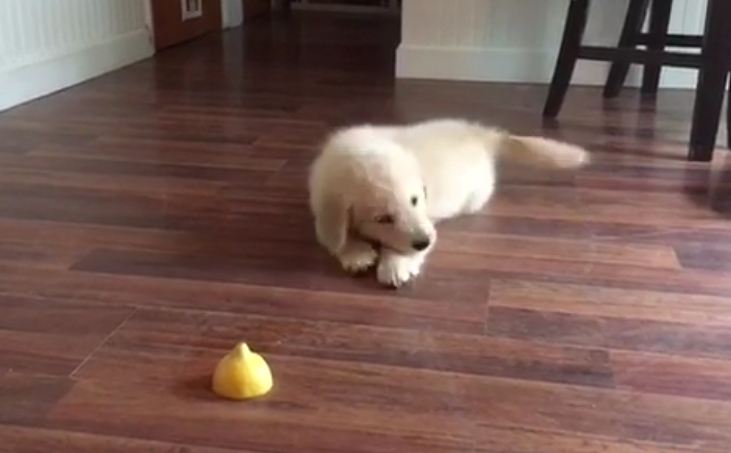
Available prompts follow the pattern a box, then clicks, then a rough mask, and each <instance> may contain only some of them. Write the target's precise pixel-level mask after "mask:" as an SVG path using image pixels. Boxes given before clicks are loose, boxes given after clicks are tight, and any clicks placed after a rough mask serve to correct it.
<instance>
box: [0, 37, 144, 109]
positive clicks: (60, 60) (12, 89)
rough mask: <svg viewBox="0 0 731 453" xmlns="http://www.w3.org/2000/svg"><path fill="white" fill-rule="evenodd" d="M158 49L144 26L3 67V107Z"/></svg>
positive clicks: (0, 100)
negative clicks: (16, 64) (155, 48)
mask: <svg viewBox="0 0 731 453" xmlns="http://www.w3.org/2000/svg"><path fill="white" fill-rule="evenodd" d="M154 53H155V50H154V47H153V45H152V41H151V39H150V33H149V32H148V30H145V29H140V30H135V31H132V32H129V33H126V34H122V35H118V36H114V37H112V38H110V39H108V40H104V41H101V42H96V43H93V44H91V45H88V46H84V47H82V48H77V49H71V50H69V51H68V52H64V53H60V54H56V55H51V56H49V57H48V58H45V59H43V60H41V61H36V62H32V63H28V64H24V65H22V66H18V67H10V68H6V69H4V70H2V71H0V87H2V90H0V111H3V110H6V109H9V108H11V107H15V106H17V105H20V104H23V103H25V102H28V101H31V100H33V99H36V98H39V97H42V96H46V95H49V94H51V93H54V92H56V91H59V90H62V89H64V88H68V87H70V86H73V85H76V84H78V83H81V82H84V81H86V80H89V79H91V78H94V77H97V76H99V75H102V74H105V73H107V72H110V71H114V70H115V69H119V68H121V67H123V66H127V65H129V64H132V63H135V62H137V61H139V60H143V59H145V58H148V57H151V56H152V55H153V54H154Z"/></svg>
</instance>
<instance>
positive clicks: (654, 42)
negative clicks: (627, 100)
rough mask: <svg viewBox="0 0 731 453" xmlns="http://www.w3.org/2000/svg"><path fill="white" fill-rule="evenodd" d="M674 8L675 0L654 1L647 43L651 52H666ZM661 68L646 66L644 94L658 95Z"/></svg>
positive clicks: (652, 65)
mask: <svg viewBox="0 0 731 453" xmlns="http://www.w3.org/2000/svg"><path fill="white" fill-rule="evenodd" d="M672 7H673V0H652V6H651V8H650V33H649V36H650V39H649V42H648V43H647V48H648V49H649V50H665V43H666V42H667V36H668V26H669V25H670V13H671V12H672ZM661 68H662V66H661V65H656V64H646V65H645V70H644V73H643V75H642V93H643V94H649V95H654V94H657V88H658V87H659V86H660V70H661Z"/></svg>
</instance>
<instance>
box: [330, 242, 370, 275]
mask: <svg viewBox="0 0 731 453" xmlns="http://www.w3.org/2000/svg"><path fill="white" fill-rule="evenodd" d="M338 258H339V259H340V264H342V266H343V269H345V270H346V271H348V272H350V273H353V274H357V273H359V272H365V271H367V270H368V269H370V268H371V267H373V266H374V265H375V264H376V260H377V259H378V252H376V251H375V250H374V249H373V247H371V245H370V244H367V243H365V242H354V243H350V244H348V245H347V246H346V247H345V249H344V250H343V251H342V252H340V254H338Z"/></svg>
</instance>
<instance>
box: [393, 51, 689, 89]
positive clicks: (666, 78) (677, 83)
mask: <svg viewBox="0 0 731 453" xmlns="http://www.w3.org/2000/svg"><path fill="white" fill-rule="evenodd" d="M555 61H556V52H555V51H548V50H543V49H537V50H534V49H486V48H471V47H461V48H447V47H426V46H405V45H403V44H402V45H401V46H399V48H398V51H397V53H396V77H398V78H414V79H446V80H465V81H480V82H515V83H548V82H549V81H550V80H551V76H552V75H553V70H554V65H555ZM608 68H609V65H608V64H607V63H602V62H590V61H579V63H578V64H577V67H576V71H575V73H574V78H573V81H572V83H574V84H577V85H603V84H604V82H605V80H606V76H607V72H608ZM696 75H697V71H695V70H692V69H680V68H664V69H663V72H662V78H661V86H662V87H663V88H695V85H696ZM639 83H640V70H639V68H637V67H633V68H632V71H631V72H630V75H629V77H628V79H627V85H628V86H639Z"/></svg>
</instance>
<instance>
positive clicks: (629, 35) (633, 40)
mask: <svg viewBox="0 0 731 453" xmlns="http://www.w3.org/2000/svg"><path fill="white" fill-rule="evenodd" d="M649 1H650V0H630V2H629V7H628V8H627V16H626V17H625V20H624V26H623V27H622V34H621V35H620V37H619V44H618V46H617V47H619V48H630V49H634V48H635V47H636V44H637V36H638V35H639V34H640V33H641V32H642V25H643V24H644V22H645V17H646V16H647V7H648V4H649ZM627 72H629V63H618V62H615V63H612V66H611V69H610V70H609V76H608V77H607V83H606V84H605V85H604V97H605V98H607V99H609V98H614V97H617V95H618V94H619V92H620V90H621V89H622V86H623V85H624V80H625V79H626V78H627Z"/></svg>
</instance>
